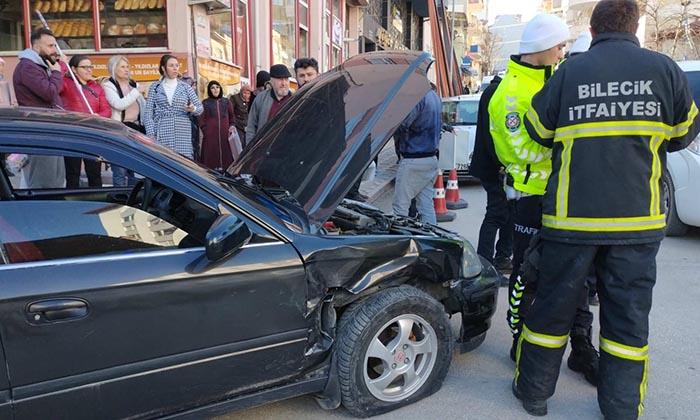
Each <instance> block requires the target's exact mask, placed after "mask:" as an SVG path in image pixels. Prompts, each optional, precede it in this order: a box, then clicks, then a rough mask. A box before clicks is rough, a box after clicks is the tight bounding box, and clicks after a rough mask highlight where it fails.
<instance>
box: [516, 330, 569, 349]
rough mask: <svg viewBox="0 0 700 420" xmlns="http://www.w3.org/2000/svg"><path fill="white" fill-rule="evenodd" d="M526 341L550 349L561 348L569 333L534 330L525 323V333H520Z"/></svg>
mask: <svg viewBox="0 0 700 420" xmlns="http://www.w3.org/2000/svg"><path fill="white" fill-rule="evenodd" d="M520 337H522V338H523V339H524V340H525V341H527V342H528V343H530V344H534V345H536V346H540V347H547V348H548V349H559V348H562V347H564V346H565V345H566V342H567V340H568V338H569V335H568V334H566V335H547V334H540V333H535V332H532V331H531V330H530V329H529V328H528V327H527V325H523V333H522V334H521V335H520Z"/></svg>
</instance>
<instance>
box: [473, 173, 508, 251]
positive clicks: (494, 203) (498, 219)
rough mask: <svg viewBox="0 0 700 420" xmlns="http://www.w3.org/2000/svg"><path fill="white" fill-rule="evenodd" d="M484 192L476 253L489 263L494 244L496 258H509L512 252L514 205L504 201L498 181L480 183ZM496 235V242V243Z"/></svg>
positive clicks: (503, 192) (503, 193)
mask: <svg viewBox="0 0 700 420" xmlns="http://www.w3.org/2000/svg"><path fill="white" fill-rule="evenodd" d="M481 186H482V187H484V190H485V191H486V214H485V215H484V221H483V222H481V229H479V243H478V245H477V247H476V253H477V254H479V255H481V256H482V257H484V258H486V259H487V260H489V261H490V262H493V260H494V243H495V244H496V247H495V249H496V255H495V256H496V257H510V256H511V254H512V252H513V206H514V205H515V203H513V202H512V200H511V201H508V199H506V192H505V191H503V184H502V183H500V182H498V181H483V180H482V181H481ZM496 234H498V242H496Z"/></svg>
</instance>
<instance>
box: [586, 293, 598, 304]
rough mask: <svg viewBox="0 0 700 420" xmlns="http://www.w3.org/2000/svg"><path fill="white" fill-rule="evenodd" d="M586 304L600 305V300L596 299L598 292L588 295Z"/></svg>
mask: <svg viewBox="0 0 700 420" xmlns="http://www.w3.org/2000/svg"><path fill="white" fill-rule="evenodd" d="M588 304H589V305H591V306H598V305H600V301H599V300H598V294H595V295H592V296H588Z"/></svg>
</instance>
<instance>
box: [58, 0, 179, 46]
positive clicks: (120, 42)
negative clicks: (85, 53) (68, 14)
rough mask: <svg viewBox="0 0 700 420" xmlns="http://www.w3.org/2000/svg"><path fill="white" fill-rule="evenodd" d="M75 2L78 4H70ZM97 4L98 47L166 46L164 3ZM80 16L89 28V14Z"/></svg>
mask: <svg viewBox="0 0 700 420" xmlns="http://www.w3.org/2000/svg"><path fill="white" fill-rule="evenodd" d="M61 3H63V2H61ZM79 3H82V2H81V1H75V2H74V4H79ZM85 3H88V6H89V4H90V2H87V1H86V2H85ZM99 3H100V28H101V41H102V48H149V47H156V48H163V47H167V46H168V28H167V23H166V22H167V20H166V13H165V7H166V1H165V0H148V1H140V0H100V2H99ZM81 13H83V14H85V15H86V16H85V19H88V18H89V20H90V28H92V12H91V11H89V12H82V11H81ZM71 30H73V27H72V26H71ZM62 35H63V36H66V35H65V34H62ZM73 48H75V47H73ZM90 48H92V47H90Z"/></svg>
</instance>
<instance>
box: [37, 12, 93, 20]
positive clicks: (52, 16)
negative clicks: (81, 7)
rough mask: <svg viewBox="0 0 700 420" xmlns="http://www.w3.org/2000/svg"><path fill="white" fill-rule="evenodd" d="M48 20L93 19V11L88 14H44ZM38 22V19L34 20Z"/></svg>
mask: <svg viewBox="0 0 700 420" xmlns="http://www.w3.org/2000/svg"><path fill="white" fill-rule="evenodd" d="M42 15H43V16H44V18H45V19H46V20H49V19H71V18H74V17H75V18H87V17H89V18H92V10H90V11H88V12H48V13H42ZM32 20H36V19H32Z"/></svg>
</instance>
